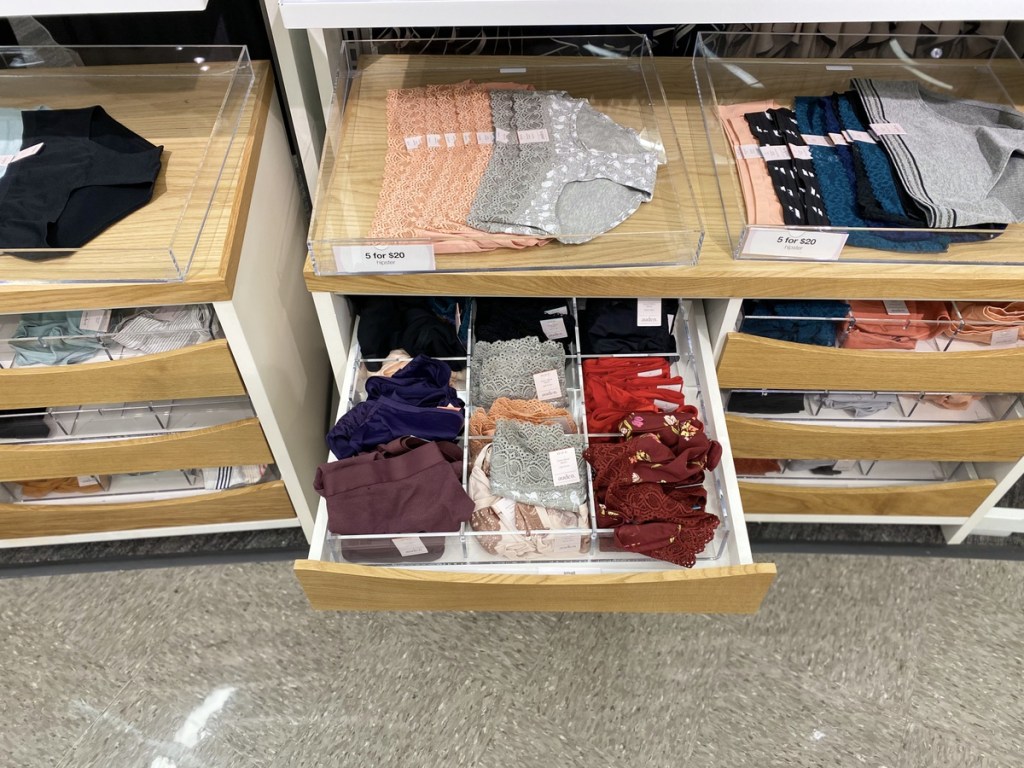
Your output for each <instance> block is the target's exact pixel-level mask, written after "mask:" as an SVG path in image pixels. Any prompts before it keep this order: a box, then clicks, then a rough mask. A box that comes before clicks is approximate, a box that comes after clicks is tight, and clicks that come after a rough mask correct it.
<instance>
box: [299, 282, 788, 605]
mask: <svg viewBox="0 0 1024 768" xmlns="http://www.w3.org/2000/svg"><path fill="white" fill-rule="evenodd" d="M675 326H676V327H675V331H676V333H675V337H676V340H677V344H678V349H677V350H675V351H676V352H677V353H678V355H679V357H680V361H679V363H678V365H679V368H680V369H681V370H680V372H681V373H682V375H683V377H684V386H685V394H686V402H687V403H691V404H694V405H696V406H697V407H698V408H699V410H700V411H701V417H702V420H703V421H704V424H705V428H706V430H707V432H708V434H709V436H711V437H713V438H715V439H717V440H719V441H720V442H721V443H722V445H723V449H724V458H723V460H722V463H721V465H720V466H719V468H718V469H717V470H715V472H714V473H710V476H709V477H708V478H707V480H706V482H705V485H706V487H707V488H708V492H709V493H708V497H709V502H708V511H711V512H714V513H715V514H716V515H718V516H719V518H720V520H721V521H722V524H721V525H720V527H719V535H718V536H717V537H716V539H715V540H714V541H713V542H711V544H709V545H708V547H707V548H706V549H705V551H704V552H703V553H701V555H700V556H699V557H698V561H697V565H696V566H695V567H694V568H693V569H683V568H679V567H677V566H675V565H672V564H671V563H666V562H663V561H660V560H655V559H651V558H646V557H643V556H640V555H636V554H633V553H625V552H621V551H617V550H614V549H612V548H611V547H610V546H609V544H610V542H611V537H610V535H609V532H607V531H602V530H600V529H596V528H594V527H593V523H591V527H590V528H580V529H572V530H568V529H566V530H562V531H559V534H558V535H559V538H560V539H561V541H562V545H561V546H557V547H556V548H555V549H554V550H553V551H558V552H559V553H560V554H557V555H552V556H550V558H549V559H547V560H530V561H510V560H503V559H500V558H499V557H497V556H496V555H493V554H490V553H489V552H487V551H486V550H485V549H484V548H483V547H482V546H480V544H479V541H478V537H479V535H480V534H477V533H476V532H474V531H472V530H471V529H469V527H468V526H464V528H463V529H462V530H460V531H453V532H448V533H439V534H420V536H421V537H422V538H423V540H424V541H425V540H427V539H429V540H430V541H429V542H426V543H427V544H428V545H429V546H430V547H431V548H432V549H435V550H441V551H442V554H441V555H440V557H438V558H437V559H433V560H430V561H422V557H421V556H418V555H417V554H416V552H417V551H418V550H412V551H411V554H410V556H409V557H408V559H407V560H405V559H402V558H394V557H393V558H391V560H390V562H386V561H385V559H384V558H378V559H376V560H372V559H371V561H370V562H372V564H366V563H365V562H355V561H354V560H359V559H360V558H358V557H356V558H351V557H350V559H349V560H346V555H345V554H343V550H346V551H347V552H352V551H353V549H355V550H358V549H359V546H358V545H359V544H360V543H361V542H360V541H359V540H360V539H367V540H368V541H366V542H365V544H368V545H372V544H373V543H374V540H380V539H382V538H386V537H351V536H350V537H337V536H334V535H332V534H330V533H329V532H328V530H327V509H326V503H325V502H323V501H322V502H321V504H320V507H319V510H318V514H317V520H316V526H315V529H314V534H313V540H312V544H311V547H310V553H309V558H308V559H307V560H300V561H298V562H297V563H296V564H295V571H296V575H297V577H298V579H299V581H300V583H301V584H302V587H303V589H304V590H305V591H306V595H307V597H308V598H309V601H310V603H311V604H312V606H313V607H314V608H318V609H321V610H474V611H632V612H640V611H657V612H707V613H752V612H754V611H756V610H757V609H758V607H759V606H760V604H761V602H762V600H763V599H764V596H765V594H766V592H767V590H768V587H769V586H770V584H771V582H772V580H773V578H774V575H775V566H774V565H772V564H755V563H754V562H753V558H752V556H751V552H750V545H749V542H748V539H747V532H746V527H745V523H744V518H743V510H742V507H741V506H740V503H739V493H738V487H737V483H736V478H735V472H734V470H733V468H732V463H731V458H730V452H729V440H728V436H727V434H726V432H725V429H724V414H723V411H722V405H721V400H720V397H719V390H718V384H717V381H716V377H715V372H714V369H713V362H712V361H713V357H712V355H711V349H710V343H709V340H708V334H707V328H706V325H705V321H704V316H703V309H702V307H701V304H700V303H699V302H697V303H691V302H689V301H684V302H681V304H680V311H679V312H678V314H677V315H676V318H675ZM354 337H355V334H353V338H354ZM577 349H578V345H577ZM359 362H360V351H359V349H358V344H357V343H356V342H355V341H353V345H352V348H351V349H350V351H349V358H348V369H347V374H346V378H345V382H344V384H343V398H342V399H343V402H342V405H341V409H340V411H339V415H340V414H341V413H344V412H345V411H347V410H348V408H350V407H351V403H352V401H353V397H354V394H355V389H356V387H357V382H358V380H359V378H360V372H359ZM571 365H574V366H575V367H576V373H575V374H573V372H572V371H569V370H567V372H566V381H567V388H568V389H570V392H569V393H568V394H569V395H570V400H571V401H573V402H575V403H576V406H577V408H580V409H581V408H582V386H581V383H580V382H581V381H582V378H581V376H582V374H581V373H580V372H579V360H578V358H577V359H576V361H575V363H572V364H571ZM574 377H575V378H574ZM573 381H575V382H576V383H575V385H574V384H572V383H571V382H573ZM574 386H575V387H576V390H575V392H573V391H571V390H572V389H573V387H574ZM467 451H468V449H467ZM592 496H593V494H592V492H591V498H592ZM591 521H593V515H591ZM392 536H398V535H397V534H393V535H392ZM420 543H422V542H420ZM417 557H420V561H417Z"/></svg>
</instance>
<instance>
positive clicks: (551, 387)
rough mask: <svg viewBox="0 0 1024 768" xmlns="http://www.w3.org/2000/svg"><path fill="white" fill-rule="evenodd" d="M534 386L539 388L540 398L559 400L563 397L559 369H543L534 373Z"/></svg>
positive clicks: (538, 396)
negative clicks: (559, 381)
mask: <svg viewBox="0 0 1024 768" xmlns="http://www.w3.org/2000/svg"><path fill="white" fill-rule="evenodd" d="M533 386H534V387H536V388H537V399H538V400H558V399H559V398H561V397H562V387H561V385H560V384H559V383H558V371H554V370H552V371H541V372H540V373H535V374H533Z"/></svg>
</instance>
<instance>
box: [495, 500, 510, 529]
mask: <svg viewBox="0 0 1024 768" xmlns="http://www.w3.org/2000/svg"><path fill="white" fill-rule="evenodd" d="M491 507H492V508H493V509H494V511H495V512H497V513H498V517H500V518H501V519H502V520H504V521H505V524H506V525H507V526H508V527H509V528H511V529H512V530H513V531H514V530H515V529H516V500H515V499H505V498H501V499H498V500H497V501H496V502H494V503H493V504H492V505H491Z"/></svg>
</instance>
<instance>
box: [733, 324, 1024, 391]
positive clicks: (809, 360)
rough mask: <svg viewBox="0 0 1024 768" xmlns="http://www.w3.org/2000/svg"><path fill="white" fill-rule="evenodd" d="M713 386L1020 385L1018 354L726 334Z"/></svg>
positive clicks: (1023, 371)
mask: <svg viewBox="0 0 1024 768" xmlns="http://www.w3.org/2000/svg"><path fill="white" fill-rule="evenodd" d="M718 380H719V383H720V384H721V386H722V388H723V389H762V388H767V389H797V390H817V389H837V390H844V391H845V390H869V391H883V392H921V391H928V392H1017V391H1019V390H1020V389H1021V384H1022V383H1024V348H1021V349H1017V348H1013V349H979V350H978V351H976V352H975V351H970V352H913V351H906V352H903V351H893V350H876V349H838V348H835V347H820V346H816V345H814V344H798V343H796V342H792V341H780V340H778V339H767V338H763V337H761V336H751V335H750V334H746V333H730V334H728V337H727V339H726V343H725V350H724V351H723V353H722V358H721V360H720V361H719V364H718Z"/></svg>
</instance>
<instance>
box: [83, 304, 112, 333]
mask: <svg viewBox="0 0 1024 768" xmlns="http://www.w3.org/2000/svg"><path fill="white" fill-rule="evenodd" d="M78 327H79V328H81V329H82V330H83V331H98V332H100V333H102V332H104V331H106V330H107V329H108V328H109V327H110V310H109V309H86V310H83V311H82V319H81V320H80V321H79V322H78Z"/></svg>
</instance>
